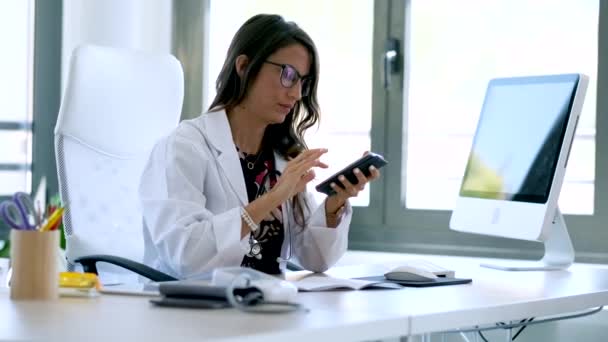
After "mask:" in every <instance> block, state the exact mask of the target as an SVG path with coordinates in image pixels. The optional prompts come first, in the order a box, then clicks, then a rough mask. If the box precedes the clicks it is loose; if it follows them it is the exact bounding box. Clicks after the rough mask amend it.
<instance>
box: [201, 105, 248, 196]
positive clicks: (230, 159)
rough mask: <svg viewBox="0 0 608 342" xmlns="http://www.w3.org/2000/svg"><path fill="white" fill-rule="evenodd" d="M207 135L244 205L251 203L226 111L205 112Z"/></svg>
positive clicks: (220, 164) (221, 165)
mask: <svg viewBox="0 0 608 342" xmlns="http://www.w3.org/2000/svg"><path fill="white" fill-rule="evenodd" d="M204 115H205V117H204V121H203V122H204V125H205V135H206V136H207V138H208V139H209V143H210V144H211V145H213V147H214V148H215V149H216V151H217V153H218V154H217V155H216V159H217V161H218V164H219V167H220V168H221V169H222V171H224V174H225V175H226V178H228V182H230V186H231V187H232V189H233V190H234V192H236V194H237V196H238V198H239V200H240V201H241V202H242V204H243V205H245V204H247V203H249V200H248V198H247V188H246V186H245V177H244V175H243V169H242V168H241V162H240V160H239V156H238V154H237V151H236V147H235V146H234V142H233V139H232V132H231V131H230V124H229V123H228V117H227V116H226V112H225V111H223V110H222V111H218V112H209V113H207V114H204Z"/></svg>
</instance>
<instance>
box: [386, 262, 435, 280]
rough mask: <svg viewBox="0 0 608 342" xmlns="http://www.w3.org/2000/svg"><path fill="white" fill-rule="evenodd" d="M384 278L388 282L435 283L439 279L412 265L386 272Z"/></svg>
mask: <svg viewBox="0 0 608 342" xmlns="http://www.w3.org/2000/svg"><path fill="white" fill-rule="evenodd" d="M384 277H385V278H386V279H387V280H396V281H433V280H435V279H437V276H436V275H435V274H433V273H432V272H430V271H427V270H424V269H422V268H418V267H415V266H411V265H403V266H398V267H395V268H393V269H392V270H390V271H388V272H386V273H385V274H384Z"/></svg>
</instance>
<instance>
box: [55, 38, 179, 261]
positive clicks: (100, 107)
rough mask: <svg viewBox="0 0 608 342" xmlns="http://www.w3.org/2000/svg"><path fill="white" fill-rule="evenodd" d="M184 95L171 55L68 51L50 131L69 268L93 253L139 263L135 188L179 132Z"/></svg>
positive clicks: (139, 232)
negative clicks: (158, 147) (152, 157)
mask: <svg viewBox="0 0 608 342" xmlns="http://www.w3.org/2000/svg"><path fill="white" fill-rule="evenodd" d="M183 94H184V80H183V72H182V68H181V64H180V63H179V62H178V61H177V59H175V58H174V57H173V56H171V55H164V54H163V55H161V54H151V53H144V52H137V51H130V50H124V49H116V48H109V47H100V46H91V45H88V46H81V47H79V48H77V49H75V50H74V53H73V54H72V59H71V63H70V71H69V76H68V80H67V85H66V90H65V93H64V96H63V100H62V102H61V108H60V110H59V116H58V118H57V124H56V126H55V156H56V160H57V172H58V176H59V186H60V193H61V197H62V201H63V203H66V204H67V208H66V211H65V214H64V227H65V232H66V256H67V259H68V262H71V261H72V260H74V259H75V258H77V257H80V256H84V255H91V254H111V255H117V256H121V257H125V258H129V259H131V260H134V261H138V262H141V261H142V260H143V248H144V247H143V230H142V222H143V221H142V211H141V208H140V206H139V201H138V195H137V193H138V192H137V189H138V186H139V181H140V177H141V174H142V171H143V168H144V166H145V163H146V162H147V159H148V157H149V153H150V151H151V149H152V147H153V146H154V143H155V142H156V141H157V140H159V139H160V138H161V137H162V136H164V135H166V134H168V133H169V132H170V131H171V130H172V129H173V128H175V127H176V126H177V123H178V121H179V117H180V114H181V108H182V102H183ZM108 269H110V270H111V272H117V270H118V268H115V267H109V268H108V267H106V270H108ZM100 271H102V272H103V266H102V267H101V269H100ZM118 273H120V271H118Z"/></svg>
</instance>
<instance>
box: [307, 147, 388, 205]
mask: <svg viewBox="0 0 608 342" xmlns="http://www.w3.org/2000/svg"><path fill="white" fill-rule="evenodd" d="M386 164H387V161H386V160H384V158H383V157H382V156H381V155H379V154H376V153H372V152H369V153H368V154H366V155H364V156H363V157H361V158H359V159H358V160H356V161H354V162H353V163H351V164H350V165H348V166H347V167H345V168H343V169H342V170H340V171H339V172H337V173H335V174H334V175H332V176H331V177H329V178H327V179H326V180H324V181H323V182H322V183H320V184H319V185H317V186H316V187H315V189H316V190H317V191H318V192H322V193H324V194H326V195H328V196H331V195H333V194H335V193H336V192H335V191H334V190H333V189H332V188H331V186H329V185H330V184H331V183H336V185H338V186H342V182H340V180H339V179H338V176H340V175H344V177H346V179H348V181H349V182H351V183H352V184H357V183H358V182H359V181H358V180H357V176H355V173H354V172H353V170H354V169H355V168H358V169H359V170H361V172H363V174H364V175H365V177H369V175H370V172H369V167H370V166H372V165H373V166H375V167H376V168H377V169H379V168H381V167H383V166H384V165H386Z"/></svg>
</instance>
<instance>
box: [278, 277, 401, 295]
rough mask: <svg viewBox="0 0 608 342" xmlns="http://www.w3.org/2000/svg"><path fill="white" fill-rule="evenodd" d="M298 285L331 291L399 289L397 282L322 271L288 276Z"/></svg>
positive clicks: (307, 290)
mask: <svg viewBox="0 0 608 342" xmlns="http://www.w3.org/2000/svg"><path fill="white" fill-rule="evenodd" d="M288 280H289V281H290V282H291V283H292V284H294V285H296V286H297V287H298V290H299V291H303V292H313V291H331V290H364V289H370V288H382V289H400V288H403V287H402V286H401V285H399V284H395V283H390V282H385V281H377V280H376V281H372V280H361V279H344V278H334V277H331V276H328V275H326V274H324V273H307V274H306V273H303V274H298V275H292V276H290V279H288Z"/></svg>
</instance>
